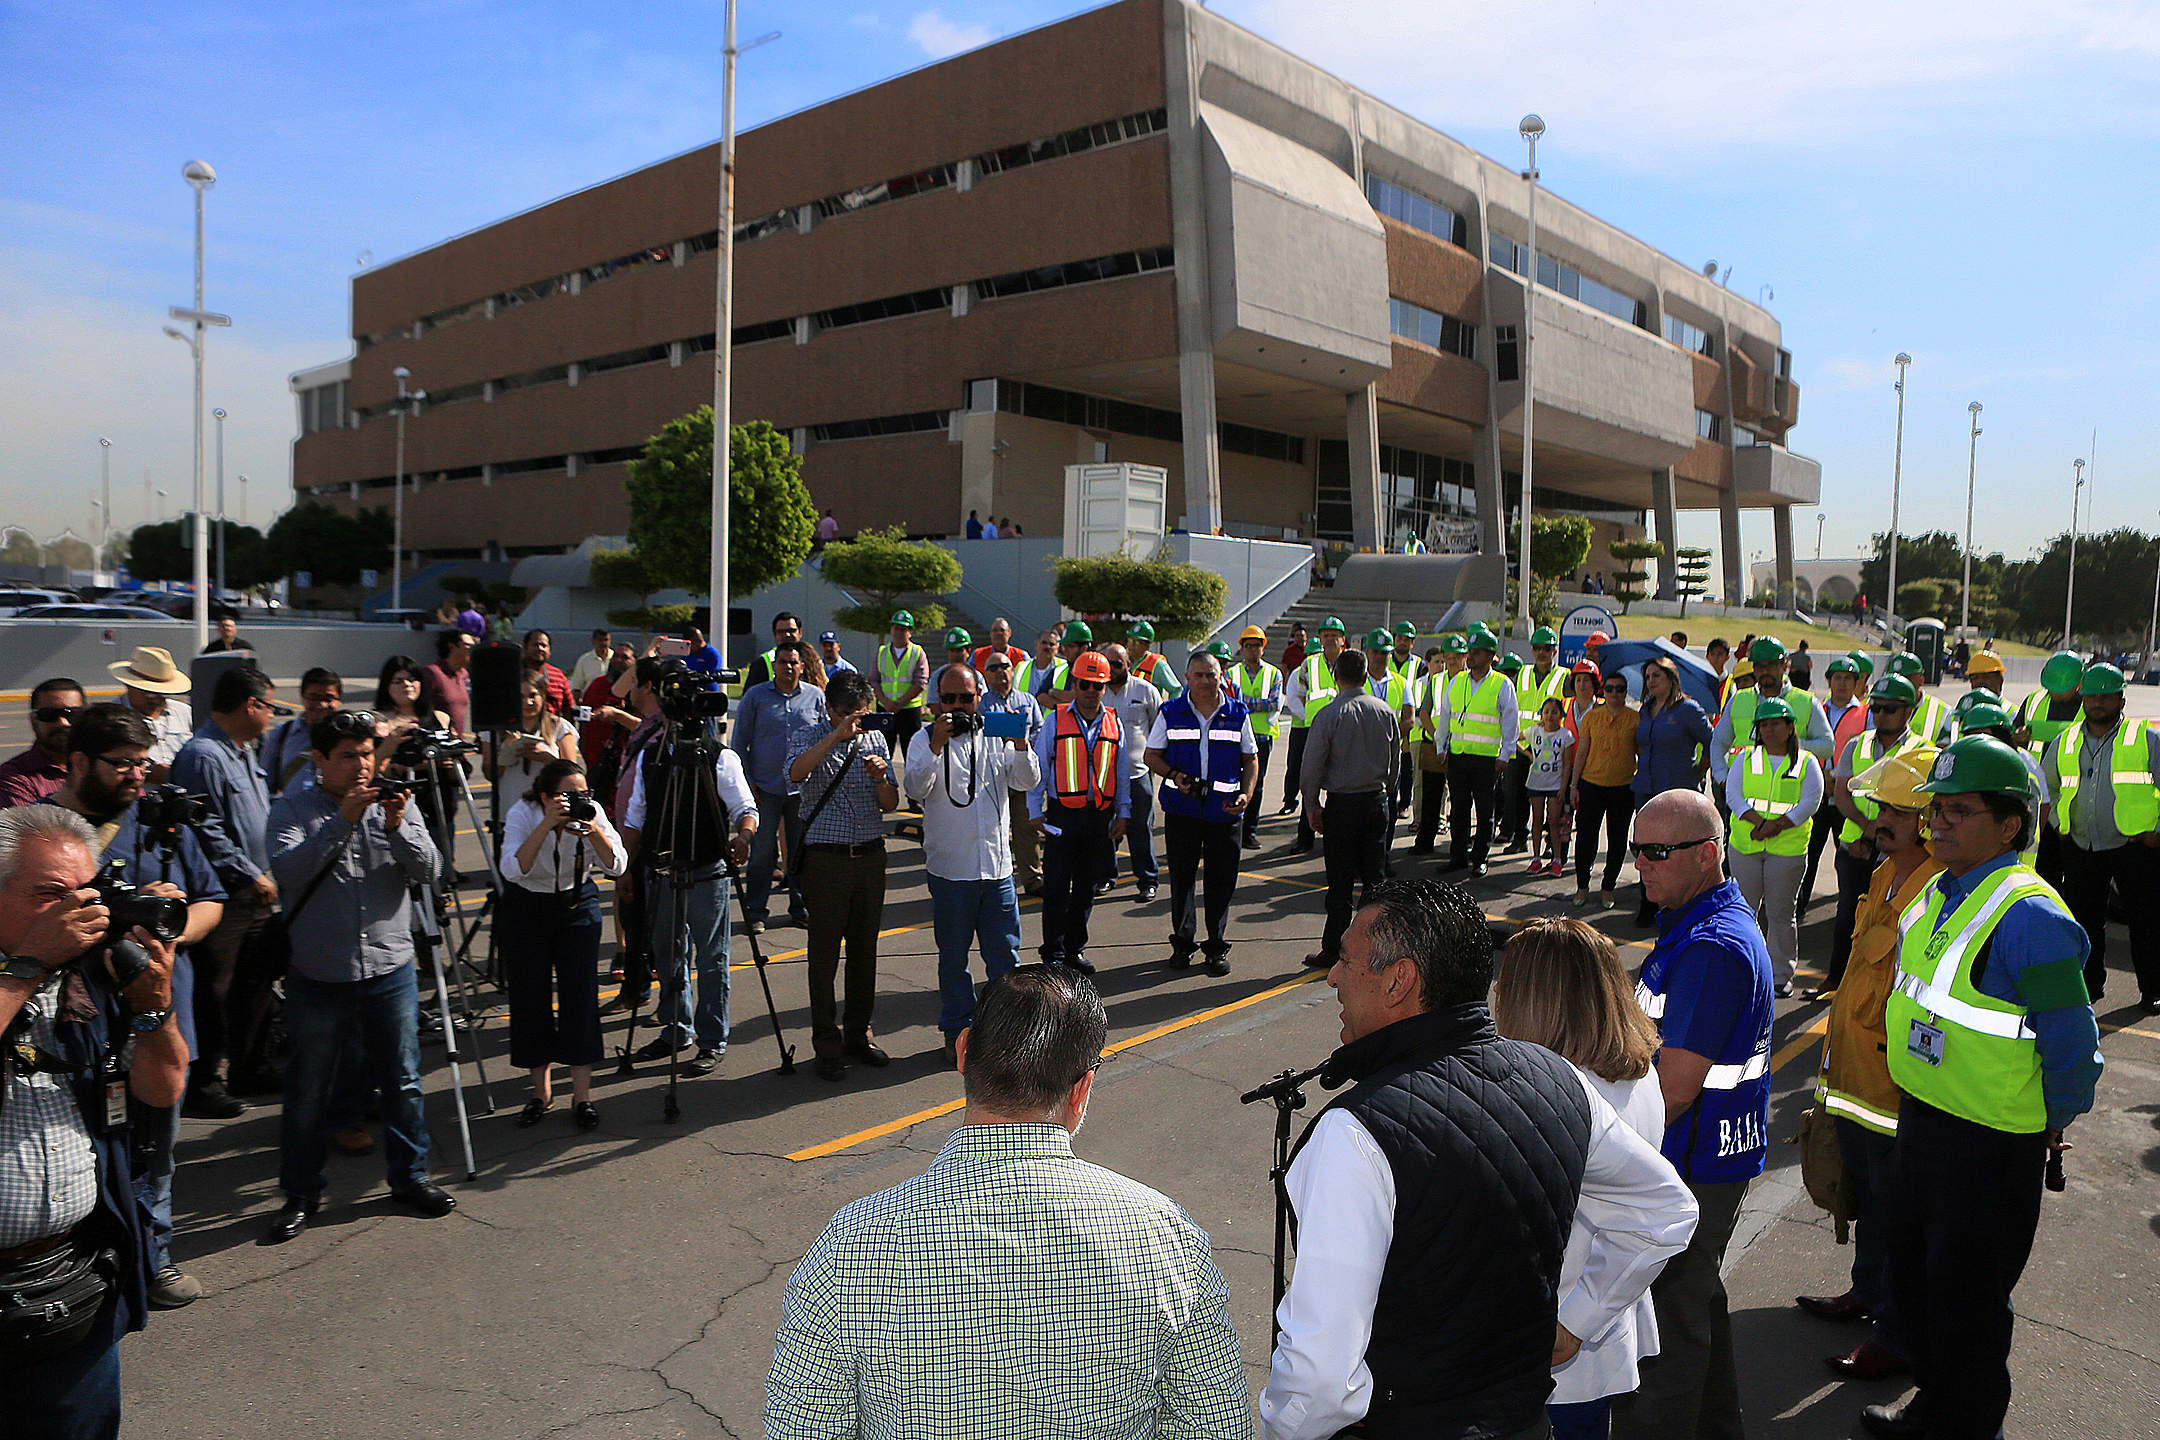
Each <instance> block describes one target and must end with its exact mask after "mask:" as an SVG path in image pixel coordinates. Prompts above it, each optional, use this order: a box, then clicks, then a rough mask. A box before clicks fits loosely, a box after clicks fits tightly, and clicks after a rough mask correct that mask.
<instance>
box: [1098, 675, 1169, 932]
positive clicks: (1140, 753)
mask: <svg viewBox="0 0 2160 1440" xmlns="http://www.w3.org/2000/svg"><path fill="white" fill-rule="evenodd" d="M1102 657H1103V659H1105V660H1107V661H1109V662H1110V684H1109V687H1108V688H1107V689H1105V690H1104V691H1103V699H1102V703H1103V705H1104V707H1105V708H1106V709H1110V710H1115V711H1117V718H1118V723H1119V724H1120V725H1122V726H1123V727H1124V728H1125V733H1126V735H1128V736H1129V737H1131V738H1130V741H1129V743H1128V744H1127V745H1126V747H1125V783H1126V784H1127V785H1128V786H1129V787H1130V788H1131V790H1132V813H1131V814H1130V815H1129V816H1128V817H1127V820H1126V825H1125V849H1126V853H1127V854H1129V855H1130V856H1131V857H1132V877H1133V884H1135V885H1137V886H1139V887H1140V903H1141V904H1143V905H1144V904H1146V903H1147V902H1148V901H1150V900H1153V899H1154V898H1155V887H1156V886H1157V885H1158V884H1160V883H1161V877H1162V871H1161V869H1160V868H1159V867H1158V866H1157V865H1156V863H1155V828H1154V826H1155V793H1154V789H1153V787H1152V784H1151V782H1150V780H1149V777H1148V768H1147V752H1146V750H1145V748H1144V746H1145V744H1146V741H1147V737H1148V735H1149V734H1151V733H1152V732H1153V731H1154V729H1155V716H1156V715H1157V714H1158V713H1159V712H1160V711H1161V710H1162V699H1163V697H1162V691H1160V690H1158V689H1156V688H1155V686H1154V685H1152V684H1150V683H1149V682H1148V681H1146V680H1142V679H1141V678H1140V677H1139V676H1137V675H1135V674H1133V673H1132V671H1131V669H1130V668H1129V666H1128V664H1127V662H1128V660H1129V659H1130V655H1129V653H1128V652H1127V651H1126V649H1125V647H1124V646H1123V645H1105V646H1103V647H1102ZM1116 886H1117V856H1116V853H1115V852H1114V851H1113V852H1112V855H1111V864H1110V878H1109V879H1107V880H1105V881H1103V883H1102V884H1100V885H1098V886H1096V887H1095V893H1096V895H1098V896H1102V895H1107V894H1109V893H1110V892H1111V890H1113V889H1115V888H1116Z"/></svg>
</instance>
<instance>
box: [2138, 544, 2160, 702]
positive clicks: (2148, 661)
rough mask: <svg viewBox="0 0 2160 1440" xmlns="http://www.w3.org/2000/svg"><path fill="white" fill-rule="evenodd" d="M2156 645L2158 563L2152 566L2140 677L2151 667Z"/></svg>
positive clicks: (2158, 634)
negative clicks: (2149, 617)
mask: <svg viewBox="0 0 2160 1440" xmlns="http://www.w3.org/2000/svg"><path fill="white" fill-rule="evenodd" d="M2156 645H2160V565H2156V566H2154V567H2153V613H2152V624H2150V625H2148V626H2147V627H2146V628H2145V663H2144V664H2143V665H2140V666H2139V667H2138V676H2139V678H2140V679H2142V678H2144V675H2145V672H2146V671H2148V670H2150V669H2151V668H2152V653H2153V650H2154V648H2155V646H2156Z"/></svg>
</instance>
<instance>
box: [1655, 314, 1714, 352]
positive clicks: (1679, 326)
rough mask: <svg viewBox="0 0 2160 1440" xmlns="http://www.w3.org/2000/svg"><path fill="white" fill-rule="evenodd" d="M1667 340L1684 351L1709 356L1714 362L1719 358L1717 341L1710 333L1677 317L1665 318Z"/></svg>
mask: <svg viewBox="0 0 2160 1440" xmlns="http://www.w3.org/2000/svg"><path fill="white" fill-rule="evenodd" d="M1665 338H1666V339H1667V340H1670V341H1672V343H1673V344H1675V345H1677V346H1679V347H1680V348H1681V349H1683V350H1687V351H1692V352H1693V353H1694V354H1697V355H1707V356H1709V357H1710V358H1711V359H1713V360H1715V359H1716V358H1717V341H1716V340H1714V339H1712V338H1711V336H1710V334H1709V332H1708V331H1706V330H1703V329H1701V328H1700V327H1698V326H1694V325H1690V324H1688V322H1687V321H1685V320H1682V319H1681V318H1680V317H1679V316H1677V315H1667V316H1666V317H1665Z"/></svg>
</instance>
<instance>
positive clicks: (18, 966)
mask: <svg viewBox="0 0 2160 1440" xmlns="http://www.w3.org/2000/svg"><path fill="white" fill-rule="evenodd" d="M0 975H5V976H6V977H7V978H8V979H10V980H28V981H29V982H30V983H31V984H33V985H43V984H44V983H45V982H46V980H48V979H50V978H51V976H52V971H50V970H48V969H46V968H45V966H44V965H43V964H42V963H41V962H39V961H36V960H32V959H31V958H29V957H28V956H27V955H10V956H7V957H6V958H5V959H0Z"/></svg>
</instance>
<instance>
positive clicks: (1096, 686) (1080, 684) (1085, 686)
mask: <svg viewBox="0 0 2160 1440" xmlns="http://www.w3.org/2000/svg"><path fill="white" fill-rule="evenodd" d="M1073 688H1074V689H1075V690H1100V689H1102V688H1103V682H1102V681H1100V680H1075V681H1073Z"/></svg>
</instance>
